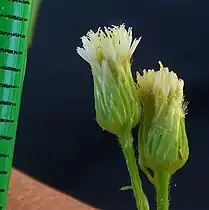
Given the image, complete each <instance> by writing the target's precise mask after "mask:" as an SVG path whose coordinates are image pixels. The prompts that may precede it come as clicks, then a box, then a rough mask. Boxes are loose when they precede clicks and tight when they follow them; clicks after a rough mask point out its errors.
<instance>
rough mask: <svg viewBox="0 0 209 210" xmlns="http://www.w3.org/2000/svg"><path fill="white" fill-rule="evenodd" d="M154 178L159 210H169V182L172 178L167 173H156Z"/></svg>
mask: <svg viewBox="0 0 209 210" xmlns="http://www.w3.org/2000/svg"><path fill="white" fill-rule="evenodd" d="M154 176H155V177H154V179H155V189H156V195H157V210H168V209H169V181H170V177H171V176H170V174H169V173H168V172H167V171H161V172H155V173H154Z"/></svg>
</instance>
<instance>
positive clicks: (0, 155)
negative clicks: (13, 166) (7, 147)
mask: <svg viewBox="0 0 209 210" xmlns="http://www.w3.org/2000/svg"><path fill="white" fill-rule="evenodd" d="M8 157H9V155H8V154H4V153H0V158H8Z"/></svg>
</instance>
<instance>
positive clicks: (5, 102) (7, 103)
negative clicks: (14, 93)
mask: <svg viewBox="0 0 209 210" xmlns="http://www.w3.org/2000/svg"><path fill="white" fill-rule="evenodd" d="M0 105H5V106H16V103H14V102H12V101H0Z"/></svg>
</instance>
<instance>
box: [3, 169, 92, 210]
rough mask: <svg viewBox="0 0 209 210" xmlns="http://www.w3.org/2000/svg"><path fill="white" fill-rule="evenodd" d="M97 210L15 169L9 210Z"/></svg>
mask: <svg viewBox="0 0 209 210" xmlns="http://www.w3.org/2000/svg"><path fill="white" fill-rule="evenodd" d="M61 209H62V210H67V209H73V210H96V209H95V208H92V207H90V206H87V205H85V204H83V203H81V202H80V201H78V200H76V199H74V198H71V197H69V196H67V195H65V194H63V193H61V192H58V191H56V190H55V189H52V188H50V187H48V186H46V185H44V184H41V183H39V182H38V181H36V180H34V179H32V178H31V177H28V176H26V175H24V174H23V173H21V172H19V171H17V170H15V169H13V170H12V174H11V179H10V189H9V196H8V206H7V210H61Z"/></svg>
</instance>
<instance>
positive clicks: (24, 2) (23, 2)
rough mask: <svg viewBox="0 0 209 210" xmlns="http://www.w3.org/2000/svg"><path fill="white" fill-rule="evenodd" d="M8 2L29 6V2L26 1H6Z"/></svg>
mask: <svg viewBox="0 0 209 210" xmlns="http://www.w3.org/2000/svg"><path fill="white" fill-rule="evenodd" d="M8 1H9V2H12V3H21V4H26V5H29V4H30V2H29V1H27V0H8Z"/></svg>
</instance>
